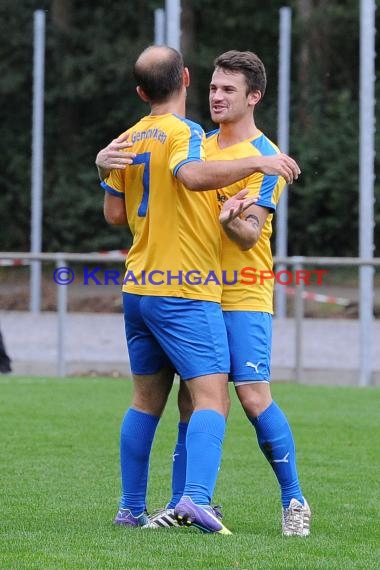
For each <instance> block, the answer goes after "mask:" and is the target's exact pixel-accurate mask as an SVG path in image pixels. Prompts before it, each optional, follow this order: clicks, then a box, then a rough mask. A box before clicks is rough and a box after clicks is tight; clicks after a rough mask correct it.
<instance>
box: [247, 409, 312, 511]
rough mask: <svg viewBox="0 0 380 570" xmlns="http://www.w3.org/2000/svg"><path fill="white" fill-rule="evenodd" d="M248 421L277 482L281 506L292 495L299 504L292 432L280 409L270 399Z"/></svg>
mask: <svg viewBox="0 0 380 570" xmlns="http://www.w3.org/2000/svg"><path fill="white" fill-rule="evenodd" d="M250 422H251V423H252V425H253V426H254V428H255V430H256V435H257V441H258V442H259V446H260V449H261V451H262V452H263V453H264V455H265V457H266V458H267V460H268V461H269V463H270V464H271V467H272V469H273V471H274V472H275V475H276V477H277V480H278V482H279V485H280V488H281V502H282V506H283V507H284V508H286V507H288V506H289V503H290V501H291V499H293V498H295V499H297V500H298V501H300V502H301V503H302V504H303V503H304V500H303V496H302V491H301V487H300V484H299V481H298V475H297V467H296V450H295V445H294V439H293V434H292V431H291V429H290V426H289V422H288V420H287V418H286V416H285V414H284V412H283V411H282V410H281V408H279V407H278V405H277V404H276V403H275V402H272V403H271V404H270V406H268V408H267V409H266V410H264V412H262V413H261V414H260V415H259V416H258V417H257V418H250Z"/></svg>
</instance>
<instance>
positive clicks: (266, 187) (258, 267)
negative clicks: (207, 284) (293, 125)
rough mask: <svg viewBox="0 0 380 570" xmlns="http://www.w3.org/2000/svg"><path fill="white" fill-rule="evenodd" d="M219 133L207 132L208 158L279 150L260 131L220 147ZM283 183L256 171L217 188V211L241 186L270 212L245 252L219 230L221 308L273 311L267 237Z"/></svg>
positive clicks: (222, 157)
mask: <svg viewBox="0 0 380 570" xmlns="http://www.w3.org/2000/svg"><path fill="white" fill-rule="evenodd" d="M218 133H219V130H216V131H213V132H211V133H209V134H208V135H207V140H206V146H205V148H206V157H207V160H232V159H235V158H244V157H247V156H269V155H274V154H277V153H278V152H279V149H278V148H277V146H276V145H275V144H274V143H272V142H271V141H270V140H269V139H268V138H267V137H266V136H265V135H264V134H263V133H261V132H260V133H259V134H258V135H257V136H256V137H255V138H253V139H246V140H244V141H242V142H239V143H237V144H234V145H231V146H229V147H226V148H220V147H219V145H218ZM284 186H285V180H284V179H283V178H282V177H279V176H268V175H264V174H262V173H260V172H257V173H254V174H252V175H251V176H249V177H247V178H244V179H242V180H239V181H238V182H235V183H234V184H231V185H230V186H227V187H225V188H221V189H219V190H217V199H218V203H219V210H220V208H221V207H222V204H223V203H224V202H225V201H226V200H228V198H230V197H231V196H233V195H234V194H236V193H237V192H239V191H240V190H243V188H248V189H249V194H248V196H258V195H260V199H259V201H258V202H257V205H258V206H263V207H265V208H268V210H269V211H270V213H269V215H268V217H267V219H266V221H265V224H264V227H263V229H262V232H261V235H260V238H259V240H258V242H257V243H256V245H255V246H254V247H253V248H251V249H250V250H248V251H243V250H241V248H240V247H239V246H238V245H237V244H236V243H235V242H233V241H232V240H231V239H229V238H228V237H227V236H226V235H225V233H224V232H223V230H222V270H223V291H222V308H223V310H224V311H264V312H268V313H273V287H274V279H273V277H272V278H268V270H271V269H272V267H273V259H272V252H271V245H270V238H271V235H272V218H273V212H274V211H275V210H276V205H277V202H278V200H279V198H280V194H281V191H282V189H283V188H284Z"/></svg>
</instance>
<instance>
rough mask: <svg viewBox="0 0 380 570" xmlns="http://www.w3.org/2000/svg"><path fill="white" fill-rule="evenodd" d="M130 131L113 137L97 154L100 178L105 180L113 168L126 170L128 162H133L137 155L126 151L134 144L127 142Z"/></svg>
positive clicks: (96, 161)
mask: <svg viewBox="0 0 380 570" xmlns="http://www.w3.org/2000/svg"><path fill="white" fill-rule="evenodd" d="M128 136H129V133H128V131H127V132H125V133H123V134H121V135H120V136H119V137H117V138H116V139H113V140H112V141H111V142H110V143H109V144H108V145H107V146H106V147H105V148H102V150H100V151H99V152H98V154H97V156H96V160H95V165H96V168H97V169H98V174H99V178H100V180H105V179H106V178H107V177H108V176H109V175H110V173H111V170H113V169H117V170H124V169H125V168H126V167H127V165H128V164H132V162H133V159H134V158H135V156H136V153H134V152H126V149H127V148H129V147H131V146H132V143H130V142H127V140H128Z"/></svg>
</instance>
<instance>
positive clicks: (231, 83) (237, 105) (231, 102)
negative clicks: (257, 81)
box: [209, 67, 261, 123]
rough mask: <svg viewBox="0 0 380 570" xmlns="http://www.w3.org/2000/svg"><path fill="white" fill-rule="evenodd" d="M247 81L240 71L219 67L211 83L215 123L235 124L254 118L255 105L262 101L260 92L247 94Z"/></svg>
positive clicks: (212, 110) (211, 106) (211, 102)
mask: <svg viewBox="0 0 380 570" xmlns="http://www.w3.org/2000/svg"><path fill="white" fill-rule="evenodd" d="M247 90H248V87H247V81H246V78H245V76H244V74H243V73H241V72H240V71H229V70H225V69H222V68H221V67H217V68H216V69H215V71H214V73H213V74H212V78H211V82H210V94H209V103H210V113H211V119H212V121H213V122H214V123H233V122H237V121H240V120H241V119H244V118H246V117H249V118H252V113H253V109H254V107H255V105H256V104H257V103H258V102H259V101H260V99H261V93H260V91H251V92H250V93H248V94H247Z"/></svg>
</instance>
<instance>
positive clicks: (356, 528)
mask: <svg viewBox="0 0 380 570" xmlns="http://www.w3.org/2000/svg"><path fill="white" fill-rule="evenodd" d="M130 389H131V384H130V382H128V381H125V380H113V379H108V378H107V379H103V378H97V379H89V378H69V379H65V380H58V379H47V378H13V377H3V378H0V391H1V398H0V433H1V463H0V470H1V471H0V472H1V477H0V509H1V511H0V512H1V519H2V522H1V529H0V568H1V569H2V570H8V569H15V570H16V569H17V570H20V569H26V568H28V569H38V570H42V569H70V570H71V569H73V570H80V569H90V570H93V569H113V568H114V569H119V568H120V569H123V570H135V569H136V570H142V569H166V568H175V569H182V568H189V569H203V568H215V569H219V570H221V569H228V570H230V569H236V568H237V569H241V570H243V569H244V570H246V569H251V568H254V569H264V568H265V569H271V570H277V569H283V568H284V569H289V570H293V569H310V570H317V569H320V568H321V569H329V570H331V569H345V570H349V569H366V570H371V569H377V568H379V567H380V523H379V521H380V512H379V511H380V508H379V490H380V483H379V480H380V463H379V457H380V443H379V440H380V438H379V433H380V432H379V424H380V421H379V420H380V413H379V410H380V391H379V390H376V389H356V388H328V387H311V386H295V385H289V384H287V385H285V384H274V385H273V393H274V395H275V398H276V400H277V401H278V402H279V404H280V405H281V406H282V407H283V408H284V410H285V411H286V412H287V415H288V417H289V419H290V421H291V424H292V427H293V431H294V433H295V437H296V442H297V447H298V468H299V473H300V477H301V481H302V484H303V491H304V493H305V495H306V497H307V499H308V500H309V503H310V505H311V507H312V511H313V521H312V535H311V536H310V537H309V538H306V539H302V538H283V537H282V536H281V530H280V512H279V510H280V503H279V493H278V489H277V484H276V482H275V479H274V476H273V474H272V471H271V469H270V468H269V466H268V464H267V463H266V461H265V459H264V457H263V456H262V454H261V452H260V451H259V450H258V446H257V444H256V440H255V438H254V435H253V430H252V427H251V426H250V424H249V423H248V422H247V420H246V419H245V418H244V416H243V413H242V411H241V409H240V408H239V406H238V404H237V402H236V400H234V401H233V406H232V410H231V416H230V419H229V425H228V430H227V438H226V442H225V447H224V458H223V464H222V469H221V472H220V477H219V481H218V486H217V489H216V494H215V502H217V503H221V504H222V505H223V510H224V513H225V522H226V525H227V526H228V527H229V528H230V529H231V530H232V531H233V533H234V534H233V535H232V536H227V537H225V536H219V535H203V534H199V533H198V532H196V531H193V530H189V529H185V528H183V529H167V530H143V529H129V530H128V529H125V528H119V527H114V526H113V525H112V518H113V516H114V515H115V512H116V510H117V502H118V498H119V466H118V433H119V425H120V420H121V417H122V415H123V413H124V409H125V408H126V407H127V404H128V401H129V395H130ZM176 423H177V414H176V409H175V397H174V394H173V398H172V400H171V401H170V403H169V405H168V409H167V411H166V413H165V416H164V418H163V420H162V422H161V425H160V427H159V430H158V432H157V438H156V442H155V446H154V453H153V457H152V462H151V480H150V490H149V508H150V509H154V508H157V507H161V506H163V505H164V503H165V502H166V501H167V500H168V498H169V493H170V470H171V454H172V448H173V445H174V440H175V435H176Z"/></svg>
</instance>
